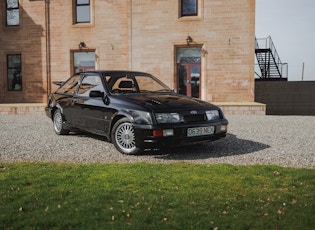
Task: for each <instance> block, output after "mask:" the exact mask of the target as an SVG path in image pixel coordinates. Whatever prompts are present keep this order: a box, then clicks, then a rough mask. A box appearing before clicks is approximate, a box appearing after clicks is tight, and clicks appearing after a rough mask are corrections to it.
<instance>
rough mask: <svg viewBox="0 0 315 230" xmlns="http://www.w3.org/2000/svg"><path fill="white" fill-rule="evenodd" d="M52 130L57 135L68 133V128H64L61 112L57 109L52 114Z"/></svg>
mask: <svg viewBox="0 0 315 230" xmlns="http://www.w3.org/2000/svg"><path fill="white" fill-rule="evenodd" d="M53 123H54V130H55V132H56V133H57V134H58V135H65V134H69V130H68V129H65V128H64V119H63V116H62V113H61V111H60V110H59V109H57V110H56V111H55V113H54V116H53Z"/></svg>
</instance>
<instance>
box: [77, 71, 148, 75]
mask: <svg viewBox="0 0 315 230" xmlns="http://www.w3.org/2000/svg"><path fill="white" fill-rule="evenodd" d="M85 73H86V74H91V73H98V74H113V73H126V74H127V73H133V74H149V73H146V72H141V71H132V70H93V71H85V72H80V74H85ZM149 75H151V74H149Z"/></svg>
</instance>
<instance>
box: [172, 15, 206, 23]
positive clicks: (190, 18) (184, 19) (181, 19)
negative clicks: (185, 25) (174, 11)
mask: <svg viewBox="0 0 315 230" xmlns="http://www.w3.org/2000/svg"><path fill="white" fill-rule="evenodd" d="M202 20H203V17H202V16H184V17H179V18H178V19H177V21H179V22H189V21H202Z"/></svg>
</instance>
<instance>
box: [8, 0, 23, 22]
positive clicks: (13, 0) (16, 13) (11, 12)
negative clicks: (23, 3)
mask: <svg viewBox="0 0 315 230" xmlns="http://www.w3.org/2000/svg"><path fill="white" fill-rule="evenodd" d="M6 15H7V26H18V25H20V9H19V0H6Z"/></svg>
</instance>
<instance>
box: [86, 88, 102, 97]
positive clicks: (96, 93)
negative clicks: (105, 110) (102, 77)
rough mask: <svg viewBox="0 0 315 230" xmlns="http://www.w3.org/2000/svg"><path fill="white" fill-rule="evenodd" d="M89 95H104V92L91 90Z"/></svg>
mask: <svg viewBox="0 0 315 230" xmlns="http://www.w3.org/2000/svg"><path fill="white" fill-rule="evenodd" d="M89 96H90V97H101V98H103V97H104V92H101V91H98V90H92V91H91V92H90V94H89Z"/></svg>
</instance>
